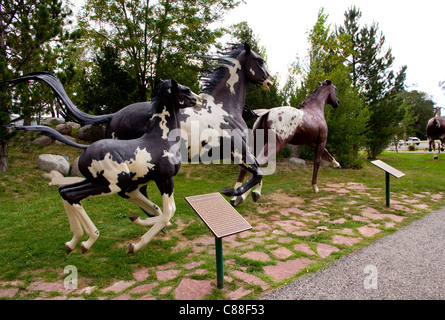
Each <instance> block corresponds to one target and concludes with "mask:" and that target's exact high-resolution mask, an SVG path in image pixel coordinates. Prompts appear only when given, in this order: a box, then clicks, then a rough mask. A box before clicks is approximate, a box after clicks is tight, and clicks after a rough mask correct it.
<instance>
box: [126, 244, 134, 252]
mask: <svg viewBox="0 0 445 320" xmlns="http://www.w3.org/2000/svg"><path fill="white" fill-rule="evenodd" d="M127 253H134V245H133V244H132V243H130V245H129V246H128V248H127Z"/></svg>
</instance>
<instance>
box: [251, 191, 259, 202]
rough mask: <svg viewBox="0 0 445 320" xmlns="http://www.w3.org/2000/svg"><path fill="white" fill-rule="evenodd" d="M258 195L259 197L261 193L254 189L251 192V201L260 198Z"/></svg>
mask: <svg viewBox="0 0 445 320" xmlns="http://www.w3.org/2000/svg"><path fill="white" fill-rule="evenodd" d="M260 197H261V194H259V193H258V192H256V191H253V192H252V200H253V202H257V201H258V200H259V199H260Z"/></svg>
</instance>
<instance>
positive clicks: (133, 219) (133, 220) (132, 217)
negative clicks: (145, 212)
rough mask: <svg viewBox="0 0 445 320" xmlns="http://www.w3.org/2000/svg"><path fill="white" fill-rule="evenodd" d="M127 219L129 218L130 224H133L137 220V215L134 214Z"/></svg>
mask: <svg viewBox="0 0 445 320" xmlns="http://www.w3.org/2000/svg"><path fill="white" fill-rule="evenodd" d="M128 218H130V220H131V222H135V221H136V220H137V219H139V215H137V214H134V215H131V216H129V217H128Z"/></svg>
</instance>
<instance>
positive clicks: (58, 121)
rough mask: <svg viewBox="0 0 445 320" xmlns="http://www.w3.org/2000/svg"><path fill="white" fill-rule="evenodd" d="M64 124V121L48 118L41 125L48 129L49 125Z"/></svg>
mask: <svg viewBox="0 0 445 320" xmlns="http://www.w3.org/2000/svg"><path fill="white" fill-rule="evenodd" d="M64 122H65V120H63V119H60V118H48V119H45V120H44V121H43V122H42V125H43V126H49V127H50V126H51V125H58V124H62V123H64Z"/></svg>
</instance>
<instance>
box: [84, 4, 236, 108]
mask: <svg viewBox="0 0 445 320" xmlns="http://www.w3.org/2000/svg"><path fill="white" fill-rule="evenodd" d="M239 3H240V0H227V1H219V0H187V1H186V0H176V1H173V0H159V1H155V2H150V1H149V0H145V1H143V0H132V1H124V0H111V1H104V0H87V1H86V5H85V6H84V8H83V11H82V14H81V17H80V22H81V26H82V27H83V28H85V29H86V30H87V31H88V32H89V34H90V41H89V42H88V45H89V46H90V47H93V48H101V47H104V45H105V44H106V45H108V46H114V47H116V48H117V49H118V50H119V52H120V53H122V56H121V59H122V60H123V61H124V64H125V65H127V66H128V67H129V68H130V69H131V72H132V74H133V76H134V77H135V78H136V79H137V82H138V100H139V101H145V100H147V96H148V93H149V92H150V91H152V90H153V88H154V86H155V83H156V81H157V80H158V79H159V78H175V79H176V80H177V81H178V82H180V83H182V84H184V85H187V86H189V87H190V88H191V89H192V90H197V89H198V88H197V84H198V81H197V80H198V70H199V65H200V62H199V59H200V58H202V56H204V55H205V54H206V53H207V52H208V49H209V47H210V45H211V44H212V43H213V42H214V41H215V39H216V38H217V37H219V36H221V32H220V30H218V29H216V30H212V29H211V28H209V26H210V25H211V24H212V23H213V22H215V21H218V20H220V19H221V18H222V17H223V16H224V14H225V13H226V12H227V11H228V10H230V9H232V8H234V7H236V6H237V5H238V4H239Z"/></svg>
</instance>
